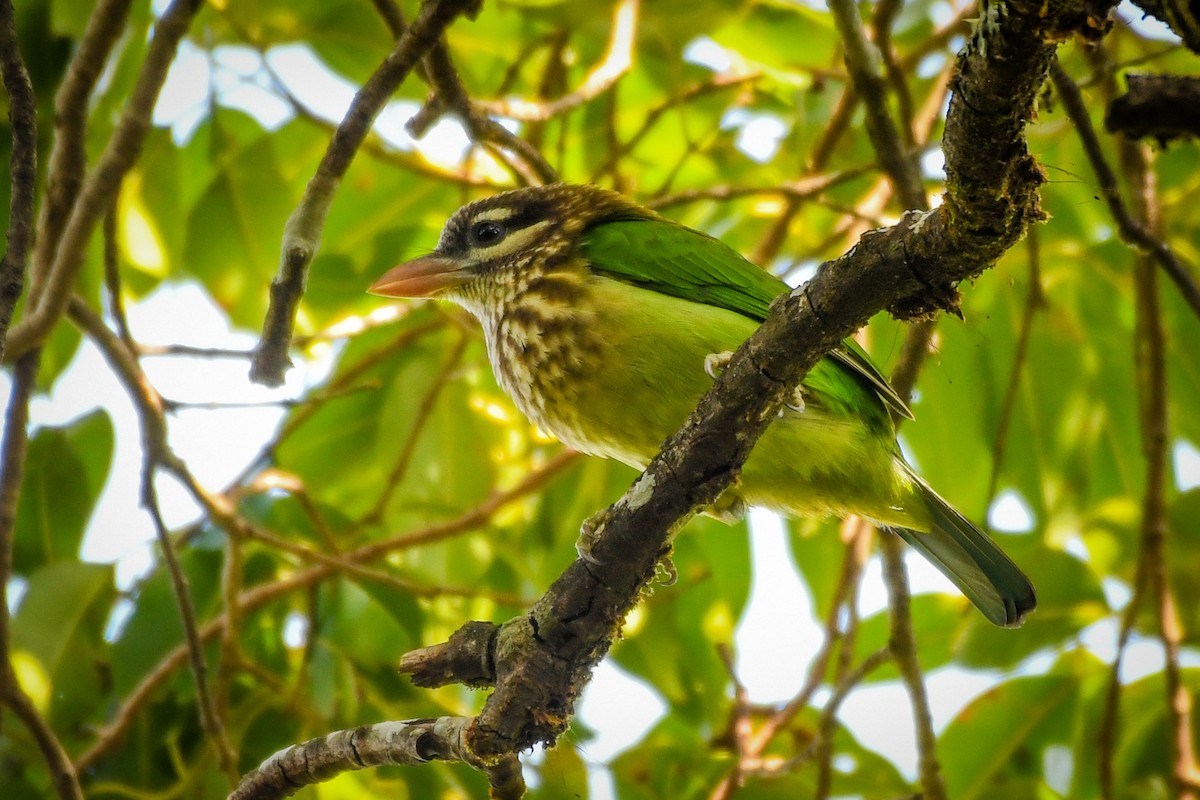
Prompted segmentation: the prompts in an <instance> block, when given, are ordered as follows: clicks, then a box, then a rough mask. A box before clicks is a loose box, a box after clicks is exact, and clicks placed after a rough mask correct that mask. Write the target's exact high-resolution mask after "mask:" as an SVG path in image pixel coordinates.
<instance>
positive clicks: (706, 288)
mask: <svg viewBox="0 0 1200 800" xmlns="http://www.w3.org/2000/svg"><path fill="white" fill-rule="evenodd" d="M583 255H584V257H585V258H586V259H587V260H588V262H589V263H590V264H591V265H592V269H594V270H596V271H597V272H600V273H603V274H606V275H608V276H609V277H612V278H616V279H617V280H621V281H625V282H626V283H632V284H634V285H637V286H644V287H646V288H647V289H651V290H653V291H656V292H661V293H662V294H668V295H671V296H673V297H679V298H682V299H684V300H691V301H693V302H697V303H705V304H707V305H711V306H718V307H720V308H726V309H729V310H730V311H735V312H737V313H739V314H742V315H743V316H746V317H750V318H751V319H754V320H757V321H759V322H762V321H763V320H765V319H766V318H767V309H768V308H769V307H770V305H771V301H772V300H774V299H775V298H776V297H778V296H779V295H781V294H783V293H784V292H787V291H790V290H791V287H789V286H788V285H787V284H786V283H784V282H783V281H782V280H780V279H779V278H777V277H775V276H774V275H772V274H771V273H769V272H767V271H766V270H763V269H759V268H758V267H756V266H755V265H754V264H751V263H750V262H749V261H747V260H746V259H744V258H742V256H741V255H740V254H739V253H738V252H737V251H736V250H733V249H732V248H730V247H728V246H727V245H725V244H724V243H723V242H721V241H720V240H719V239H714V238H712V237H711V236H708V235H706V234H703V233H700V232H699V231H694V230H692V229H690V228H685V227H683V226H682V225H676V224H675V223H673V222H668V221H666V220H657V219H654V220H630V221H619V222H607V223H604V224H601V225H597V226H595V227H594V228H592V229H591V230H589V231H588V232H587V233H586V234H585V236H584V241H583ZM829 355H830V357H831V358H832V359H833V360H834V361H835V362H836V363H838V364H840V365H841V366H843V367H846V368H848V369H849V370H850V371H851V372H852V373H853V374H856V375H858V376H859V377H861V378H863V379H865V380H866V381H867V383H868V384H870V386H871V388H872V389H873V390H874V391H875V392H876V394H878V395H879V397H880V398H881V399H882V400H883V401H884V402H885V403H886V404H887V405H888V406H889V407H890V408H891V409H892V410H893V411H895V412H896V413H898V414H900V415H901V416H902V417H906V418H908V419H912V418H913V415H912V411H910V410H909V408H908V406H907V405H905V403H904V400H903V399H901V397H900V396H899V395H898V394H896V391H895V390H894V389H893V388H892V387H891V386H890V385H889V384H888V382H887V378H885V377H884V376H883V375H882V374H881V373H880V372H879V370H878V368H876V366H875V365H874V364H872V363H871V359H870V358H869V357H868V356H867V353H866V351H864V350H863V349H862V348H861V347H859V345H858V344H857V343H856V342H854V341H853V340H851V339H846V340H844V341H843V342H842V346H841V347H840V348H838V349H836V350H833V351H831V352H830V353H829Z"/></svg>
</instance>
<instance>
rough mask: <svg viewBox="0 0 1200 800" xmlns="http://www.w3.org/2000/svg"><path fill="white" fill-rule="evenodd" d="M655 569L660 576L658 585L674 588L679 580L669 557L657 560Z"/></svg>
mask: <svg viewBox="0 0 1200 800" xmlns="http://www.w3.org/2000/svg"><path fill="white" fill-rule="evenodd" d="M656 569H657V572H658V574H659V575H660V576H661V577H660V578H659V583H661V584H662V585H663V586H674V585H675V583H676V582H677V581H678V580H679V570H677V569H675V562H674V561H672V560H671V557H670V556H663V557H662V558H661V559H659V561H658V565H657V567H656Z"/></svg>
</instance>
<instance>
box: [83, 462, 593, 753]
mask: <svg viewBox="0 0 1200 800" xmlns="http://www.w3.org/2000/svg"><path fill="white" fill-rule="evenodd" d="M579 459H580V455H579V454H578V453H576V452H574V451H572V450H564V451H562V452H561V453H559V454H558V455H556V456H554V457H553V458H551V459H550V460H549V461H547V462H546V463H545V464H543V465H542V466H541V467H539V468H538V469H536V470H534V471H533V472H530V473H529V474H528V475H527V476H525V478H524V479H523V480H522V481H521V482H520V483H518V484H517V485H516V486H514V487H512V488H511V489H507V490H505V491H502V492H496V493H494V494H492V495H491V496H490V497H488V498H487V499H486V500H484V501H483V502H482V503H480V504H479V505H477V506H475V507H474V508H472V509H469V510H467V511H465V512H463V513H462V514H461V515H459V516H458V517H455V518H454V519H450V520H447V521H445V522H440V523H436V524H433V525H430V526H428V527H425V528H421V529H419V530H416V531H410V532H407V533H404V534H399V535H396V536H393V537H391V538H389V539H387V540H386V541H382V542H372V543H369V544H366V545H363V546H362V547H359V548H357V549H355V550H352V551H349V552H347V553H345V554H343V555H342V556H341V557H340V559H337V563H336V564H334V563H320V564H315V565H313V566H310V567H306V568H304V569H301V570H297V571H296V572H293V573H291V574H289V575H288V576H287V577H285V578H282V579H280V580H277V581H271V582H268V583H262V584H259V585H257V586H252V587H250V588H248V589H245V590H244V591H243V592H242V593H241V595H239V597H238V602H237V608H238V612H239V613H241V614H246V613H248V612H250V611H253V610H255V609H257V608H261V607H262V606H264V605H266V604H267V603H270V602H271V601H273V600H275V599H277V598H279V597H282V596H284V595H286V594H289V593H290V592H294V591H297V590H299V589H303V588H307V587H311V586H316V585H318V584H320V583H321V582H322V581H325V580H328V579H329V578H330V577H333V576H335V575H339V574H342V572H341V570H342V568H343V564H344V563H352V564H363V563H369V562H372V561H375V560H377V559H379V558H382V557H383V556H386V555H388V554H389V553H394V552H399V551H401V550H405V549H408V548H412V547H417V546H420V545H423V544H429V543H431V542H438V541H445V540H447V539H451V538H453V537H456V536H462V535H464V534H467V533H470V532H471V531H475V530H478V529H479V528H481V527H482V526H484V525H486V524H487V523H488V522H490V521H491V520H492V519H493V518H494V517H495V516H496V514H497V513H499V512H500V511H501V510H502V509H504V508H506V507H507V506H508V505H509V504H510V503H512V502H514V501H516V500H520V499H521V498H524V497H528V496H529V495H531V494H533V493H535V492H538V491H540V490H541V489H543V488H544V487H545V486H546V485H547V484H549V483H550V482H551V481H553V480H554V479H555V478H557V477H558V476H559V475H560V474H562V472H563V471H564V470H566V469H568V468H569V467H570V466H571V465H572V464H575V463H576V462H577V461H578V460H579ZM312 558H313V560H316V561H324V560H327V559H325V558H324V557H322V556H321V555H313V556H312ZM228 619H229V618H228V613H227V612H226V613H223V614H222V615H221V616H219V617H218V618H217V619H215V620H211V621H209V622H207V623H205V624H204V625H203V626H201V627H200V629H199V635H200V639H201V641H205V642H207V641H210V640H211V639H212V638H213V637H214V636H219V635H220V633H221V631H222V630H223V629H224V626H225V625H227V624H228ZM187 652H188V651H187V646H186V645H182V644H181V645H179V646H178V647H176V648H175V649H174V650H172V651H171V652H170V653H167V654H166V655H165V656H163V658H162V660H161V661H159V662H158V664H157V665H155V666H154V667H153V668H152V669H150V670H149V671H148V672H147V673H146V675H145V677H143V679H142V681H141V682H140V683H139V684H138V685H137V686H136V687H135V688H134V689H133V691H131V692H130V694H129V695H128V696H127V697H126V698H125V700H124V702H123V703H121V704H120V705H119V706H118V707H117V710H116V712H115V714H114V715H113V717H112V719H111V720H110V721H109V722H108V723H107V724H106V725H105V726H104V727H103V728H102V729H100V731H99V733H98V734H97V736H96V740H95V742H93V744H92V746H91V747H90V748H88V749H87V750H86V751H84V752H83V753H82V754H81V755H80V756H79V757H78V758H77V759H76V762H75V766H76V769H78V770H80V771H83V770H87V769H89V768H91V767H92V766H94V765H95V764H96V763H97V762H98V761H99V760H100V759H101V758H103V757H104V756H105V755H107V754H108V752H109V751H110V750H112V749H113V748H114V747H116V746H117V744H118V743H119V742H120V741H121V740H122V739H123V738H124V737H125V735H126V733H127V732H128V730H129V728H130V726H132V725H133V723H134V721H135V720H136V718H137V715H138V713H139V712H140V711H141V710H142V708H143V707H144V706H145V704H146V703H147V702H149V700H150V699H151V697H152V696H153V694H154V692H155V691H156V690H157V689H158V687H160V686H161V685H162V684H163V683H164V682H165V681H166V680H167V679H168V678H170V677H171V676H172V675H173V674H174V673H175V671H176V670H178V669H180V668H181V667H183V666H184V665H185V664H186V663H187Z"/></svg>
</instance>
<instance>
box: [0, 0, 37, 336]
mask: <svg viewBox="0 0 1200 800" xmlns="http://www.w3.org/2000/svg"><path fill="white" fill-rule="evenodd" d="M0 76H2V77H3V80H4V89H5V91H6V92H8V103H9V109H8V118H9V124H10V126H11V128H12V150H11V152H10V153H9V158H8V165H9V177H10V182H11V186H12V189H11V196H10V197H9V211H8V231H7V234H6V236H5V242H6V245H7V246H6V248H5V251H4V259H3V261H0V359H3V358H4V349H5V342H6V340H7V339H8V326H9V324H10V323H11V322H12V318H13V313H14V312H15V311H16V309H17V301H18V300H19V299H20V297H21V292H22V291H23V290H24V287H25V273H26V271H27V268H28V263H29V247H30V245H31V244H32V242H33V200H34V195H35V187H36V185H37V100H36V99H35V98H34V96H33V84H32V83H30V81H29V73H28V72H27V71H26V70H25V60H24V59H23V58H22V57H21V48H20V45H19V44H18V43H17V28H16V20H15V15H14V12H13V4H12V0H0Z"/></svg>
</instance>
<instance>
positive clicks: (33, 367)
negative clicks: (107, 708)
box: [0, 350, 83, 800]
mask: <svg viewBox="0 0 1200 800" xmlns="http://www.w3.org/2000/svg"><path fill="white" fill-rule="evenodd" d="M40 361H41V351H40V350H31V351H29V352H28V353H26V354H25V355H23V356H21V357H20V358H19V359H17V363H16V367H15V369H14V370H13V383H12V395H11V396H10V397H9V400H8V410H7V412H6V414H5V419H4V435H3V440H2V441H0V588H3V587H7V586H8V585H9V580H10V579H11V578H12V569H13V541H14V538H15V533H16V530H15V528H16V522H17V504H18V502H19V500H20V497H21V483H22V480H23V479H24V474H25V454H26V449H27V447H28V445H29V400H30V397H32V395H33V391H34V389H35V388H36V385H37V371H38V365H39V362H40ZM10 622H11V620H10V617H9V608H8V603H7V602H0V705H6V706H8V707H9V708H10V709H11V710H12V712H13V714H14V715H16V717H17V718H18V719H20V720H21V722H22V723H23V724H24V725H25V727H26V729H28V730H29V732H30V733H31V734H32V735H33V738H34V741H36V742H37V745H38V748H39V749H40V750H41V751H42V758H43V759H45V761H46V768H47V769H48V770H49V772H50V778H51V781H52V782H53V784H54V789H55V791H56V792H57V793H58V796H59V798H60V799H61V800H83V790H82V789H81V788H80V786H79V774H78V772H77V771H76V769H75V767H74V766H73V765H72V764H71V759H70V758H69V757H68V756H67V752H66V750H65V749H63V746H62V743H61V742H60V741H59V740H58V737H57V736H55V734H54V730H53V729H52V728H51V727H50V724H49V723H48V722H47V721H46V719H45V717H43V716H42V714H41V712H40V711H38V708H37V706H36V705H34V703H33V701H32V700H31V699H30V697H29V695H28V694H26V693H25V690H24V689H23V688H21V684H20V682H19V681H18V680H17V675H16V671H15V670H14V669H13V663H12V649H11V648H12V639H11V635H12V632H11V625H10Z"/></svg>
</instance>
